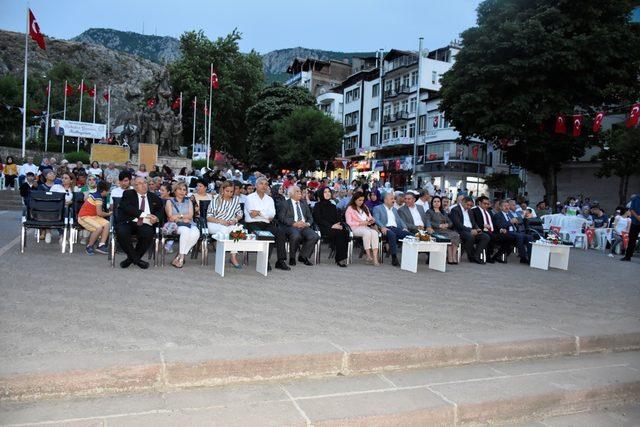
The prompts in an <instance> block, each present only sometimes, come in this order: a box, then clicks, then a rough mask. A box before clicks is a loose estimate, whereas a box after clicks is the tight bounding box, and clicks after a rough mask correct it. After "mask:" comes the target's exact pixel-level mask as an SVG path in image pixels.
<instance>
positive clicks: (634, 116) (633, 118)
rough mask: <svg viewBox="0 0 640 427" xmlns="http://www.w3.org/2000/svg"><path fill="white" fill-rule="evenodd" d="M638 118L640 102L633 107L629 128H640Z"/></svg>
mask: <svg viewBox="0 0 640 427" xmlns="http://www.w3.org/2000/svg"><path fill="white" fill-rule="evenodd" d="M638 118H640V102H638V103H635V104H633V106H632V107H631V111H630V112H629V119H627V127H628V128H633V127H636V126H638Z"/></svg>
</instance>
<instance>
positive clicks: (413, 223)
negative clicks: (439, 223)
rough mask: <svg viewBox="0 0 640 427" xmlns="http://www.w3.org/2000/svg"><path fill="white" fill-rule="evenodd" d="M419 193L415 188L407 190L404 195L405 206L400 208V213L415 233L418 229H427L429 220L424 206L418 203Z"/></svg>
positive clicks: (410, 230) (411, 231)
mask: <svg viewBox="0 0 640 427" xmlns="http://www.w3.org/2000/svg"><path fill="white" fill-rule="evenodd" d="M417 198H418V193H416V192H415V191H413V190H409V191H407V193H406V194H405V195H404V206H402V207H401V208H400V209H398V215H400V218H402V220H403V221H404V223H405V224H406V225H407V229H408V230H409V232H410V233H412V234H415V233H417V232H418V231H422V230H426V228H427V227H428V225H429V220H428V219H427V215H426V214H425V211H424V209H423V208H422V206H419V205H417V204H416V200H417Z"/></svg>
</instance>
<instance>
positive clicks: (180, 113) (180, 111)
mask: <svg viewBox="0 0 640 427" xmlns="http://www.w3.org/2000/svg"><path fill="white" fill-rule="evenodd" d="M178 114H179V115H180V117H182V92H180V110H179V113H178Z"/></svg>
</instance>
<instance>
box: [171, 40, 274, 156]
mask: <svg viewBox="0 0 640 427" xmlns="http://www.w3.org/2000/svg"><path fill="white" fill-rule="evenodd" d="M241 38H242V35H241V33H239V32H238V31H237V30H234V31H233V32H231V34H228V35H227V36H225V37H219V38H218V39H216V40H215V41H211V40H209V39H208V38H207V37H206V36H205V35H204V33H203V32H202V31H198V32H196V31H189V32H186V33H184V34H183V35H182V36H181V37H180V49H181V51H182V57H181V58H180V59H179V60H177V61H175V62H173V63H171V64H170V65H169V66H168V67H169V73H170V78H171V86H172V89H173V91H174V97H178V96H179V94H180V92H182V96H183V100H184V101H183V102H184V104H183V109H182V114H183V118H182V125H183V129H184V131H183V135H184V139H185V143H186V144H187V145H190V142H191V135H192V131H193V107H192V105H191V102H192V101H193V98H194V97H195V96H197V97H198V106H197V111H196V113H197V115H196V130H197V133H196V138H200V136H201V135H203V134H204V130H203V129H204V128H203V126H204V113H203V109H204V108H203V107H204V101H205V99H206V98H209V85H210V80H209V71H210V64H211V63H213V67H214V69H215V70H216V72H217V75H218V82H219V85H220V86H219V89H217V90H215V89H214V91H213V101H212V107H211V110H212V111H211V117H212V118H213V121H212V128H211V146H212V147H211V148H212V150H222V151H225V152H227V153H230V154H231V155H233V156H234V157H236V158H237V159H240V160H243V161H244V160H246V158H247V148H246V146H245V143H246V140H247V135H248V133H249V132H248V128H247V125H246V123H245V120H244V116H245V112H246V111H247V109H248V108H249V107H250V106H251V105H253V104H254V102H255V100H256V96H257V93H258V91H259V90H260V88H261V87H262V85H263V80H264V73H263V71H262V59H261V58H260V55H259V54H258V53H257V52H255V51H253V50H252V51H251V52H249V53H248V54H243V53H241V52H240V48H239V46H238V41H239V40H240V39H241Z"/></svg>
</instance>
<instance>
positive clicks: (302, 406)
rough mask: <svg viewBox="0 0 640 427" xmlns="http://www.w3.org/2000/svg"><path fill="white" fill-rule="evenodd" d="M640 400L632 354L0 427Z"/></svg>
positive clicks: (507, 414)
mask: <svg viewBox="0 0 640 427" xmlns="http://www.w3.org/2000/svg"><path fill="white" fill-rule="evenodd" d="M639 397H640V355H639V353H638V352H635V351H631V352H622V353H601V354H591V355H583V356H579V357H578V356H565V357H557V358H553V359H538V360H519V361H516V362H497V363H483V364H477V365H466V366H454V367H441V368H431V369H412V370H404V371H384V372H379V373H374V374H364V375H353V376H333V377H328V378H316V379H309V378H307V379H297V380H282V381H270V382H262V383H260V384H240V385H227V386H219V387H208V388H196V389H189V390H164V391H158V392H152V393H144V394H121V395H116V396H101V397H82V398H79V397H75V398H66V399H54V400H41V401H36V402H3V404H2V406H0V420H1V423H2V424H4V425H23V426H26V425H43V424H46V425H47V426H60V427H61V426H74V427H81V426H109V427H114V426H187V425H188V426H211V425H223V426H226V425H233V426H245V425H246V426H255V425H261V426H263V425H268V426H270V425H273V426H280V425H286V426H365V425H372V426H467V425H487V424H504V423H507V422H508V423H510V424H511V425H513V424H514V423H517V424H516V425H519V426H521V427H524V426H527V425H541V424H537V423H539V420H545V419H550V418H551V417H557V416H560V415H567V414H576V413H581V412H584V411H596V410H600V409H601V408H604V407H607V408H611V407H615V406H620V405H625V404H632V403H636V404H637V401H638V398H639ZM583 415H584V414H583ZM526 422H530V423H533V424H524V423H526ZM543 422H544V424H542V425H562V424H547V423H546V421H543ZM575 425H579V426H585V425H587V424H582V423H580V424H575ZM601 425H617V424H613V423H612V424H601Z"/></svg>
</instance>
